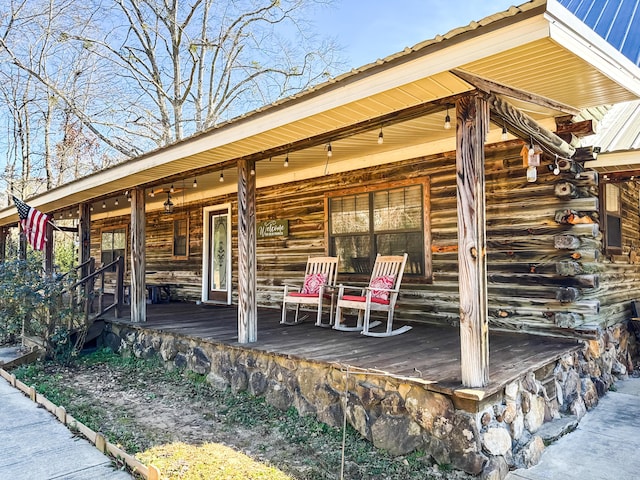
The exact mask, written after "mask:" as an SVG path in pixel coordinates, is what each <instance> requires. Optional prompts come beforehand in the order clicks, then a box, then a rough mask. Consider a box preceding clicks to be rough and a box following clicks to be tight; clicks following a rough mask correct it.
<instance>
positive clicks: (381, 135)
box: [378, 127, 384, 145]
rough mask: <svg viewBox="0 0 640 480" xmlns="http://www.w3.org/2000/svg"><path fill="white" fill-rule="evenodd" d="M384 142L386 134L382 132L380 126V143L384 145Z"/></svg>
mask: <svg viewBox="0 0 640 480" xmlns="http://www.w3.org/2000/svg"><path fill="white" fill-rule="evenodd" d="M383 143H384V134H383V133H382V127H380V133H379V134H378V145H382V144H383Z"/></svg>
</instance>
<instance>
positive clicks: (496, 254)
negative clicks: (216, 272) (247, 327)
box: [92, 142, 640, 336]
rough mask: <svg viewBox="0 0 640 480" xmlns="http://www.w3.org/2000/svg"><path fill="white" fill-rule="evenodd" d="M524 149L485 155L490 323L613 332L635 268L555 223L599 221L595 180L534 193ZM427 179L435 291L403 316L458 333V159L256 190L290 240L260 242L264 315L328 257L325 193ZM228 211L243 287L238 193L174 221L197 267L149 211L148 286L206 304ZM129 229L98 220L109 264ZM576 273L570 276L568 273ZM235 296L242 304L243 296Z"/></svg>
mask: <svg viewBox="0 0 640 480" xmlns="http://www.w3.org/2000/svg"><path fill="white" fill-rule="evenodd" d="M521 147H522V144H521V143H519V142H510V143H508V144H498V145H490V146H488V147H487V151H486V180H487V181H486V188H487V243H488V245H487V247H488V249H487V256H488V275H489V279H488V280H489V283H488V285H489V320H490V322H491V325H492V327H493V328H499V329H506V330H519V331H526V332H531V333H539V334H549V335H567V336H575V335H582V334H591V332H592V330H593V327H594V326H596V325H600V326H604V325H608V324H610V323H612V322H615V321H620V320H622V319H624V318H626V317H628V314H629V311H628V301H629V300H630V299H631V298H632V297H635V298H640V278H639V276H638V273H637V270H638V269H637V267H636V266H629V265H619V264H610V263H604V262H603V261H602V260H603V259H602V255H601V252H602V241H601V237H602V236H601V234H600V232H599V229H598V225H597V224H578V225H571V224H566V223H559V222H557V221H556V215H557V213H558V212H559V211H560V212H562V211H566V210H573V211H575V212H579V214H580V215H589V216H591V217H592V218H594V219H597V213H598V198H597V176H596V175H583V176H582V177H581V178H580V179H575V178H573V175H572V174H561V175H559V176H554V175H553V174H552V173H551V172H549V171H548V169H547V168H546V167H539V168H538V181H537V182H536V183H528V182H527V181H526V175H525V168H524V167H523V166H522V158H521V157H520V149H521ZM425 176H427V177H429V178H430V183H431V205H430V207H431V212H430V217H431V235H432V265H433V273H434V275H433V283H430V284H429V283H424V282H416V281H415V279H413V280H412V279H411V278H407V277H405V278H406V281H403V287H402V294H401V296H400V300H399V307H398V310H397V318H398V319H402V320H409V321H416V322H428V323H436V324H453V325H457V323H458V320H459V313H458V311H459V295H458V255H457V220H456V219H457V213H456V184H455V152H448V153H446V154H442V155H434V156H429V157H425V158H418V159H411V160H407V161H403V162H398V163H394V164H390V165H381V166H376V167H371V168H367V169H361V170H356V171H352V172H348V173H341V174H335V175H327V176H324V177H319V178H315V179H312V180H308V181H307V180H305V181H299V182H292V183H288V184H282V185H277V186H273V187H267V188H262V189H260V190H258V192H257V218H256V221H257V222H258V223H259V222H262V221H265V220H270V219H282V220H288V221H289V235H288V237H286V238H271V239H258V240H257V256H258V258H257V269H258V271H257V285H258V292H257V299H258V303H259V305H260V306H272V307H279V305H280V301H281V297H282V290H283V284H285V283H300V282H301V281H302V276H303V274H304V269H305V265H306V261H307V257H308V256H313V255H325V254H326V253H327V252H326V245H325V235H324V233H325V232H324V226H325V218H324V195H325V193H326V192H328V191H332V190H339V189H344V188H348V187H352V186H354V185H365V184H370V183H378V182H380V183H381V185H383V184H384V182H385V181H388V180H391V179H393V180H405V179H411V178H421V177H425ZM559 181H570V182H572V183H573V184H574V185H575V186H576V187H577V191H578V194H579V197H578V198H574V199H568V200H562V199H559V198H556V196H555V194H554V186H555V184H556V183H557V182H559ZM381 188H383V187H381ZM634 201H635V205H636V209H635V211H634V213H633V215H632V214H631V212H629V217H628V218H629V219H632V220H630V221H631V224H630V225H627V224H626V223H625V232H626V233H625V234H629V235H631V232H632V231H633V232H635V239H634V241H635V246H638V245H640V241H639V240H638V227H637V226H638V221H640V219H638V212H637V205H638V191H637V189H635V191H634V193H633V195H631V194H629V193H625V195H624V202H625V204H627V203H628V204H629V205H631V204H633V202H634ZM222 203H231V204H232V225H233V232H232V238H233V264H234V268H233V279H232V281H233V284H234V285H237V269H236V268H235V265H236V264H237V248H236V247H237V244H236V239H237V229H236V226H237V224H238V219H237V202H236V197H235V195H228V196H225V197H217V198H209V199H207V201H206V202H202V203H197V204H191V205H188V206H180V205H177V206H176V212H175V214H174V215H181V214H184V212H185V210H186V211H187V212H188V215H189V222H190V223H189V227H190V235H189V258H188V260H171V235H172V230H171V228H172V225H173V222H172V220H173V217H174V215H166V214H164V213H161V212H152V213H149V214H148V218H147V222H148V224H147V225H148V227H147V236H148V240H147V270H148V271H154V272H156V273H154V274H148V275H147V279H148V281H150V282H158V283H171V284H174V285H176V292H175V293H176V297H177V298H181V299H184V300H189V301H194V300H196V299H199V298H200V291H201V275H202V271H201V270H202V266H201V265H202V245H203V238H202V235H203V232H202V208H203V207H204V206H207V205H217V204H222ZM626 221H627V220H625V222H626ZM633 222H635V227H634V226H633ZM127 223H128V219H127V218H119V219H109V220H105V221H100V222H94V224H93V225H92V254H93V255H94V256H95V257H96V258H100V257H99V253H100V252H99V246H100V244H99V231H100V228H102V227H103V226H109V225H121V224H127ZM634 229H635V230H634ZM562 236H567V237H566V238H567V239H570V240H571V241H570V242H569V243H568V244H567V245H568V246H569V247H570V248H559V247H558V238H559V237H562ZM564 238H565V237H562V239H564ZM571 242H573V243H571ZM569 262H573V263H569ZM566 265H568V266H569V267H571V268H570V269H569V271H568V272H567V271H565V270H566V268H565V267H564V266H566ZM576 268H577V270H576ZM351 280H353V279H350V278H348V277H342V278H340V277H339V278H338V282H339V283H340V282H343V283H357V282H352V281H351ZM631 285H633V287H631ZM636 285H637V286H638V287H636ZM567 289H574V290H567ZM623 291H624V292H623ZM233 293H234V296H233V298H234V301H235V299H236V293H237V292H235V291H234V292H233ZM564 294H567V295H569V296H572V295H573V296H575V299H574V300H573V301H569V302H567V301H565V298H564Z"/></svg>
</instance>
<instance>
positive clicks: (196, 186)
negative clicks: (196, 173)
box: [193, 177, 198, 188]
mask: <svg viewBox="0 0 640 480" xmlns="http://www.w3.org/2000/svg"><path fill="white" fill-rule="evenodd" d="M193 188H198V179H197V177H193Z"/></svg>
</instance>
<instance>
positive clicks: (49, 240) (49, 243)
mask: <svg viewBox="0 0 640 480" xmlns="http://www.w3.org/2000/svg"><path fill="white" fill-rule="evenodd" d="M45 229H46V231H45V238H46V242H44V252H43V253H44V255H43V256H42V263H43V265H42V266H43V268H44V274H45V276H46V277H51V275H53V225H51V223H50V222H47V225H46V226H45Z"/></svg>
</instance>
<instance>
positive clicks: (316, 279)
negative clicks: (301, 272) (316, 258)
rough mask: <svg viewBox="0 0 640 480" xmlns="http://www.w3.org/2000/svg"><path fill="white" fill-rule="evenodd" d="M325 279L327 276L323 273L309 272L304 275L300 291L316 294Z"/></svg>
mask: <svg viewBox="0 0 640 480" xmlns="http://www.w3.org/2000/svg"><path fill="white" fill-rule="evenodd" d="M326 281H327V276H326V275H325V274H324V273H310V274H309V275H307V276H306V277H304V284H303V285H302V290H300V293H308V294H312V295H318V294H319V293H320V287H322V286H323V285H324V284H325V282H326Z"/></svg>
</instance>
